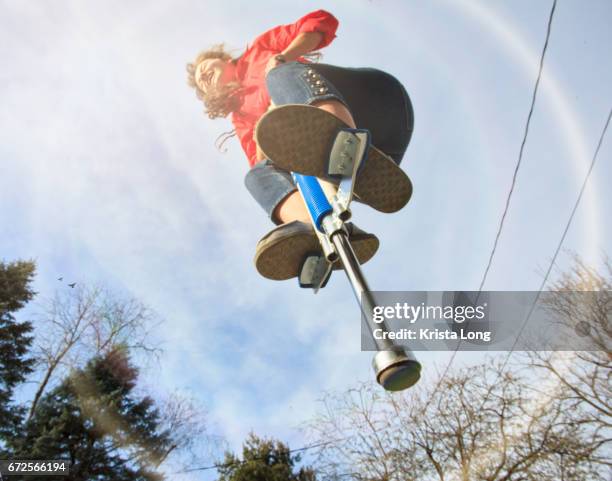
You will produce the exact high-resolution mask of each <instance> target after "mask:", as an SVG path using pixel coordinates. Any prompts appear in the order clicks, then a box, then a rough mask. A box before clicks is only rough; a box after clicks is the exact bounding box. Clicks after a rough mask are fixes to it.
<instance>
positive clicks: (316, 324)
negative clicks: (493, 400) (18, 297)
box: [0, 0, 612, 480]
mask: <svg viewBox="0 0 612 481" xmlns="http://www.w3.org/2000/svg"><path fill="white" fill-rule="evenodd" d="M551 5H552V2H551V1H538V2H533V1H527V0H512V1H510V0H505V1H501V0H500V1H498V2H486V1H484V0H469V1H468V0H439V1H436V2H420V1H414V0H406V1H399V0H398V1H387V0H372V1H366V0H351V1H349V0H342V1H341V0H337V1H320V2H310V1H301V2H300V1H295V2H283V1H262V2H250V1H248V2H247V1H238V0H223V1H209V0H201V1H197V2H196V1H189V0H177V1H172V2H169V1H166V2H163V1H155V2H144V1H141V0H138V1H133V2H120V1H117V0H111V1H107V2H80V1H67V0H62V1H59V2H44V1H42V0H29V1H27V2H23V1H17V0H12V1H0V62H1V64H2V69H0V106H1V107H0V257H1V258H2V259H4V260H6V261H10V260H15V259H30V258H33V259H35V260H36V262H37V269H38V275H37V278H36V280H35V282H34V288H35V290H36V291H37V292H38V293H39V298H41V299H42V298H45V297H51V296H52V295H53V293H54V291H55V290H56V289H65V288H66V287H65V285H60V284H58V281H57V278H58V277H59V276H63V277H64V279H67V280H71V281H75V282H78V283H81V284H93V283H104V284H106V285H108V286H110V287H111V288H113V289H116V290H118V291H121V292H125V293H127V294H129V295H131V296H134V297H136V298H138V299H139V300H141V301H142V302H144V303H145V304H147V305H149V306H150V307H151V308H152V309H154V310H155V312H156V313H157V314H158V315H159V316H160V317H161V318H163V319H164V320H165V322H164V323H163V324H162V325H161V326H160V327H159V328H158V329H157V330H156V332H155V336H156V338H157V340H159V341H161V342H163V343H164V347H165V352H164V355H163V357H162V360H161V362H160V365H159V366H158V367H157V368H156V369H155V370H150V371H145V372H143V382H144V383H146V384H148V385H150V386H151V387H152V388H154V389H156V390H159V391H167V392H170V391H173V390H177V389H178V390H181V391H182V392H188V393H191V394H192V395H194V396H195V397H197V398H198V399H199V400H201V401H202V403H203V405H204V406H206V408H207V410H208V412H209V419H210V422H211V425H214V430H215V433H216V434H219V435H222V436H223V437H224V438H225V439H226V440H227V442H228V445H229V446H230V447H231V448H232V449H238V448H239V447H240V445H241V442H242V440H243V439H244V437H245V436H246V435H247V434H248V432H249V431H254V432H256V433H258V434H260V435H266V436H273V437H276V438H280V439H282V440H285V441H288V442H289V444H290V446H292V447H298V446H301V445H303V444H304V443H305V442H306V441H305V439H304V436H303V434H302V433H301V432H300V431H299V429H297V427H298V426H299V425H300V424H301V423H303V422H304V421H306V420H308V419H310V418H311V417H312V416H313V415H314V413H316V411H317V408H318V402H317V399H319V398H320V397H321V396H322V394H323V393H324V392H326V391H343V390H346V389H348V388H349V387H351V386H354V385H355V384H356V383H358V382H360V381H368V380H372V379H373V371H372V369H371V366H370V362H371V356H372V354H371V353H368V352H360V321H359V309H358V306H357V304H356V302H355V300H354V297H353V294H352V292H351V289H350V286H349V284H348V282H347V280H346V278H345V277H343V276H342V273H335V274H334V276H333V277H332V280H331V281H330V283H329V284H328V286H327V287H326V288H325V289H323V290H322V291H321V292H320V293H319V294H318V295H316V296H315V295H313V294H312V292H310V291H307V290H300V289H299V288H298V286H297V282H296V281H287V282H273V281H269V280H267V279H264V278H261V277H260V276H259V275H258V274H257V272H256V270H255V268H254V265H253V262H252V259H253V256H254V252H255V245H256V243H257V241H258V240H259V238H261V237H262V236H263V235H264V234H265V233H266V232H268V231H269V230H270V229H271V228H272V225H271V224H270V222H269V220H268V219H267V217H266V215H265V214H264V212H263V211H262V210H261V208H260V207H259V206H258V205H257V204H256V203H255V201H254V200H253V199H252V198H251V197H250V195H249V193H248V192H247V191H246V189H245V187H244V184H243V179H244V176H245V174H246V173H247V169H248V163H247V161H246V158H245V156H244V153H243V152H242V150H241V148H240V145H239V144H238V142H237V140H235V139H233V140H232V141H230V142H229V143H228V145H227V147H228V150H227V152H226V153H221V152H219V151H218V150H217V149H216V148H215V145H214V141H215V138H216V137H217V136H218V135H219V134H220V133H222V132H224V131H226V130H229V129H230V128H231V125H230V123H229V121H227V120H216V121H211V120H209V119H208V118H207V117H206V116H205V115H204V114H203V110H202V105H201V104H200V103H198V101H197V99H196V97H195V95H194V92H193V90H192V89H190V88H189V87H188V86H187V84H186V73H185V65H186V63H187V62H189V61H191V60H192V59H193V58H195V55H196V54H197V53H198V52H199V51H200V50H203V49H205V48H207V47H209V46H211V45H213V44H216V43H219V42H225V43H226V44H227V45H228V46H229V47H230V48H232V49H234V52H235V54H236V55H238V54H239V53H240V52H241V51H242V49H244V47H245V45H246V44H247V43H249V42H250V41H251V40H252V39H254V38H255V37H256V36H257V35H259V34H260V33H262V32H263V31H265V30H267V29H269V28H271V27H273V26H276V25H279V24H286V23H291V22H293V21H295V20H297V19H298V18H299V17H301V16H302V15H304V14H306V13H308V12H310V11H312V10H316V9H318V8H324V9H326V10H328V11H330V12H331V13H333V14H334V15H335V16H336V17H337V18H338V19H339V21H340V27H339V29H338V32H337V38H336V39H335V40H334V41H333V42H332V44H331V45H330V46H328V47H326V48H325V49H324V51H323V54H324V57H323V60H322V61H323V62H325V63H330V64H334V65H340V66H348V67H375V68H379V69H381V70H384V71H387V72H389V73H391V74H392V75H394V76H395V77H397V78H398V79H399V80H400V81H401V82H402V83H403V84H404V86H405V87H406V89H407V91H408V93H409V95H410V97H411V100H412V103H413V107H414V111H415V129H414V134H413V137H412V141H411V143H410V146H409V147H408V150H407V152H406V155H405V157H404V159H403V161H402V164H401V165H402V168H404V170H405V171H406V172H407V173H408V175H409V176H410V177H411V179H412V181H413V183H414V195H413V198H412V199H411V201H410V203H409V204H408V205H407V206H406V207H405V208H404V209H403V210H402V211H400V212H398V213H395V214H380V213H377V212H375V211H373V210H371V209H368V208H367V207H365V206H356V207H355V208H354V214H353V219H354V221H355V223H357V224H358V225H359V226H360V227H361V228H363V229H366V230H369V231H371V232H374V233H376V235H377V236H378V237H379V239H380V241H381V247H380V250H379V252H378V254H377V255H376V256H375V258H374V259H373V260H372V261H370V262H369V263H368V264H366V265H365V266H364V273H365V275H366V276H367V279H368V282H369V284H370V285H371V287H372V288H373V289H376V290H395V291H411V290H477V289H478V286H479V284H480V281H481V279H482V276H483V273H484V269H485V266H486V263H487V261H488V258H489V253H490V251H491V248H492V246H493V241H494V238H495V234H496V231H497V228H498V224H499V220H500V217H501V214H502V212H503V208H504V203H505V200H506V196H507V193H508V190H509V188H510V181H511V178H512V174H513V171H514V168H515V165H516V161H517V156H518V152H519V147H520V143H521V140H522V136H523V131H524V127H525V121H526V118H527V113H528V111H529V106H530V102H531V95H532V91H533V86H534V83H535V80H536V76H537V70H538V64H539V60H540V53H541V50H542V46H543V43H544V39H545V34H546V24H547V21H548V16H549V13H550V8H551ZM611 20H612V4H611V3H610V2H608V1H606V0H590V1H589V2H574V1H569V0H559V2H558V5H557V8H556V12H555V16H554V20H553V24H552V31H551V36H550V44H549V47H548V51H547V54H546V59H545V64H544V70H543V75H542V80H541V84H540V89H539V93H538V97H537V101H536V105H535V110H534V115H533V118H532V122H531V126H530V131H529V136H528V138H527V143H526V146H525V153H524V157H523V163H522V166H521V169H520V171H519V173H518V177H517V183H516V187H515V191H514V194H513V197H512V201H511V204H510V209H509V212H508V216H507V219H506V222H505V226H504V230H503V231H502V234H501V237H500V242H499V245H498V248H497V252H496V254H495V257H494V259H493V263H492V267H491V271H490V273H489V276H488V278H487V282H486V284H485V286H484V288H485V289H486V290H537V289H538V287H539V285H540V282H541V280H542V275H543V274H542V273H543V272H544V271H545V270H546V268H547V267H548V263H549V262H550V260H551V258H552V256H553V254H554V251H555V248H556V246H557V243H558V242H559V239H560V237H561V234H562V232H563V229H564V228H565V224H566V222H567V220H568V217H569V215H570V212H571V209H572V207H573V205H574V202H575V201H576V198H577V196H578V193H579V190H580V187H581V185H582V182H583V180H584V176H585V175H586V172H587V169H588V167H589V165H590V161H591V157H592V155H593V153H594V151H595V148H596V145H597V141H598V139H599V136H600V133H601V130H602V128H603V125H604V122H605V119H606V117H607V115H608V112H609V111H610V108H611V107H612V88H611V87H610V86H611V85H612V63H611V62H610V55H609V52H610V46H611V45H612V30H610V28H609V24H610V21H611ZM611 155H612V139H611V138H610V137H609V136H608V137H607V138H606V139H604V143H603V146H602V148H601V151H600V152H599V157H598V161H597V164H596V166H595V169H594V170H593V173H592V175H591V178H590V180H589V183H588V186H587V189H586V191H585V193H584V196H583V198H582V200H581V204H580V206H579V208H578V210H577V212H576V216H575V218H574V221H573V223H572V226H571V228H570V230H569V232H568V235H567V238H566V240H565V242H564V245H563V247H564V248H565V249H568V250H571V251H573V252H576V253H578V254H580V255H581V256H583V258H584V259H585V260H586V261H587V262H589V263H591V264H592V265H600V263H601V259H602V255H603V253H606V252H607V253H610V252H612V249H611V247H612V231H611V227H610V222H609V219H610V218H612V202H611V196H612V194H611V193H610V191H609V186H610V180H611V179H612V166H611V162H610V159H611ZM569 260H570V257H569V255H568V254H567V253H565V251H564V253H562V254H561V256H560V257H559V259H558V262H557V266H558V268H559V269H563V267H567V265H568V263H569ZM553 272H558V271H553ZM449 356H450V354H449V353H444V352H430V353H419V354H418V358H419V360H420V361H421V362H422V364H423V378H422V380H421V382H422V383H431V382H434V381H435V379H436V373H437V372H438V370H440V369H441V368H443V366H444V363H445V362H446V361H447V360H448V359H449ZM481 360H482V356H479V355H475V354H473V353H469V354H468V353H459V354H458V355H457V358H456V359H455V361H454V364H455V365H469V364H471V363H475V362H480V361H481ZM212 476H214V472H213V473H211V472H202V473H199V474H198V473H196V474H191V475H189V476H182V477H179V476H177V477H175V478H173V479H181V480H182V479H194V480H204V479H213V478H212Z"/></svg>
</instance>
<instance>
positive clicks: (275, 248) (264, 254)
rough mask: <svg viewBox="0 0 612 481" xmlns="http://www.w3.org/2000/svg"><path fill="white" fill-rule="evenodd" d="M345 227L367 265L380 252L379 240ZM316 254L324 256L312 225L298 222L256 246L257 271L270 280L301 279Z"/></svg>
mask: <svg viewBox="0 0 612 481" xmlns="http://www.w3.org/2000/svg"><path fill="white" fill-rule="evenodd" d="M346 227H347V230H348V233H349V241H350V243H351V245H352V247H353V250H354V251H355V254H356V255H357V259H358V260H359V263H360V264H364V263H366V262H367V261H369V260H370V259H371V258H372V257H373V256H374V254H375V253H376V251H377V250H378V244H379V242H378V238H377V237H376V236H375V235H374V234H368V233H367V232H364V231H362V230H361V229H359V227H357V226H355V225H354V224H352V223H347V224H346ZM313 253H322V249H321V244H320V243H319V238H318V237H317V235H316V234H315V231H314V228H313V227H312V224H309V223H308V224H307V223H305V222H301V221H297V220H296V221H293V222H289V223H287V224H283V225H280V226H278V227H276V228H275V229H273V230H271V231H270V232H268V233H267V234H266V235H265V236H264V237H263V238H262V239H261V240H260V241H259V242H258V243H257V247H256V249H255V267H256V268H257V271H258V272H259V273H260V274H261V275H262V276H264V277H267V278H268V279H273V280H277V281H282V280H286V279H291V278H292V277H297V276H298V274H299V269H300V267H301V265H302V262H303V261H304V258H305V257H306V256H307V255H309V254H313ZM341 267H342V265H341V263H340V262H336V263H334V269H340V268H341Z"/></svg>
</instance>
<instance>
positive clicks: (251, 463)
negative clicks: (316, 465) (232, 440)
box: [218, 433, 316, 481]
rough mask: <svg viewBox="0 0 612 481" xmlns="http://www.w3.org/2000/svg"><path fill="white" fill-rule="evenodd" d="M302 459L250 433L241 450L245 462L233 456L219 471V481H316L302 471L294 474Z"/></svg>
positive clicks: (228, 455) (277, 443)
mask: <svg viewBox="0 0 612 481" xmlns="http://www.w3.org/2000/svg"><path fill="white" fill-rule="evenodd" d="M300 460H301V456H300V455H299V454H292V453H291V451H290V449H289V447H288V446H287V445H286V444H283V443H282V442H280V441H273V440H271V439H261V438H259V437H257V436H256V435H255V434H253V433H251V434H250V435H249V437H248V438H247V440H246V441H245V442H244V444H243V447H242V460H240V459H239V458H238V457H237V456H235V455H233V454H232V453H226V454H225V460H224V462H223V463H222V464H221V466H220V467H219V468H218V471H219V480H218V481H316V476H315V473H314V471H313V470H312V469H311V468H309V467H302V468H300V469H299V470H298V471H295V465H296V464H297V463H299V462H300Z"/></svg>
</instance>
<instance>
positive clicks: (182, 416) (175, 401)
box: [158, 392, 224, 469]
mask: <svg viewBox="0 0 612 481" xmlns="http://www.w3.org/2000/svg"><path fill="white" fill-rule="evenodd" d="M158 405H159V411H160V430H162V431H166V432H168V434H169V436H170V440H171V444H170V446H169V448H168V449H167V450H166V452H164V453H163V455H162V456H161V457H160V460H159V464H158V465H161V464H162V463H164V462H165V461H166V460H168V458H171V457H172V456H173V455H174V456H175V458H176V459H175V460H174V464H175V465H177V466H178V467H179V469H181V468H184V469H187V468H191V467H193V466H194V465H197V464H202V463H204V462H209V461H210V460H211V459H212V458H213V457H214V455H215V454H217V453H216V452H215V451H216V450H220V449H222V447H224V446H222V440H221V438H219V437H218V436H214V435H212V434H210V433H209V431H208V420H207V417H206V410H205V409H204V408H203V407H202V406H201V405H200V404H199V403H198V402H197V401H196V400H195V399H193V398H192V397H189V396H187V395H185V394H182V393H179V392H173V393H170V394H168V395H166V396H165V397H164V398H163V399H161V400H158Z"/></svg>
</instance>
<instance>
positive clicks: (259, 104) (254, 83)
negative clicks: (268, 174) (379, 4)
mask: <svg viewBox="0 0 612 481" xmlns="http://www.w3.org/2000/svg"><path fill="white" fill-rule="evenodd" d="M337 28H338V20H337V19H336V18H335V17H334V16H333V15H332V14H331V13H328V12H326V11H325V10H317V11H316V12H312V13H309V14H308V15H305V16H303V17H302V18H300V19H299V20H298V21H297V22H295V23H292V24H290V25H280V26H278V27H274V28H273V29H271V30H268V31H267V32H265V33H264V34H262V35H260V36H259V37H257V38H256V39H255V40H254V41H253V43H252V44H251V46H247V49H246V51H245V52H244V54H242V56H241V57H240V58H239V59H238V62H237V63H236V76H237V79H238V81H239V82H240V84H241V86H242V95H241V97H242V104H241V107H240V110H239V111H238V112H234V113H232V117H231V119H232V123H233V124H234V127H235V129H236V135H237V136H238V138H239V139H240V144H241V145H242V148H243V149H244V152H245V153H246V155H247V158H248V160H249V165H250V166H251V167H252V166H253V165H254V164H255V163H257V158H256V152H257V147H256V144H255V140H254V139H253V133H254V130H255V125H256V124H257V121H258V120H259V118H260V117H261V116H262V115H263V114H264V113H266V111H267V110H268V107H269V106H270V96H269V95H268V89H267V88H266V72H265V68H266V64H267V63H268V60H269V59H270V57H272V56H274V55H278V54H279V53H281V52H282V51H283V50H284V49H285V48H287V47H288V46H289V44H290V43H291V42H292V41H293V40H294V39H295V38H296V37H297V36H298V35H299V34H300V33H305V32H320V33H322V34H323V40H322V41H321V43H320V44H319V46H318V47H317V48H316V49H315V50H318V49H320V48H323V47H325V46H327V45H329V44H330V43H331V41H332V40H333V39H334V38H336V29H337ZM302 60H303V59H302Z"/></svg>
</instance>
